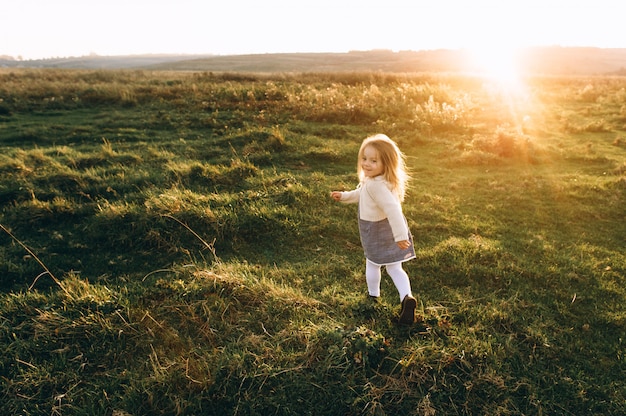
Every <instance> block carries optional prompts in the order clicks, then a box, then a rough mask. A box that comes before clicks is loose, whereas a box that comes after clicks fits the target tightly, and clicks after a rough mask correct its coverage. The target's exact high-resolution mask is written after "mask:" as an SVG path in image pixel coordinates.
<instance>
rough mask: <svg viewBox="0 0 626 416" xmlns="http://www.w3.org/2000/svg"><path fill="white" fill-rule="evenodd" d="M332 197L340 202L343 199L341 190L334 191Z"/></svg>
mask: <svg viewBox="0 0 626 416" xmlns="http://www.w3.org/2000/svg"><path fill="white" fill-rule="evenodd" d="M330 197H331V198H332V199H334V200H335V201H337V202H339V201H341V192H339V191H332V192H331V193H330Z"/></svg>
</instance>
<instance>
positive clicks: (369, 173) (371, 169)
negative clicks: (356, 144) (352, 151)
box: [361, 146, 385, 178]
mask: <svg viewBox="0 0 626 416" xmlns="http://www.w3.org/2000/svg"><path fill="white" fill-rule="evenodd" d="M378 156H379V155H378V151H377V150H376V149H374V148H373V147H372V146H366V147H365V149H363V155H362V157H361V169H362V170H363V174H364V175H365V177H367V178H374V177H376V176H379V175H382V174H383V171H384V168H385V167H384V166H383V162H382V161H381V160H380V158H379V157H378Z"/></svg>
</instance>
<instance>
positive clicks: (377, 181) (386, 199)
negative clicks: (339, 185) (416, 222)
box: [340, 176, 409, 242]
mask: <svg viewBox="0 0 626 416" xmlns="http://www.w3.org/2000/svg"><path fill="white" fill-rule="evenodd" d="M340 202H343V203H346V204H354V203H358V204H359V215H360V218H361V219H362V220H365V221H372V222H375V221H381V220H384V219H385V218H387V219H388V220H389V224H390V225H391V230H392V231H393V238H394V240H395V241H396V242H398V241H404V240H408V239H409V228H408V226H407V224H406V220H405V218H404V214H403V213H402V205H401V204H400V198H399V197H398V195H396V194H395V193H393V192H392V191H391V185H390V184H389V183H388V182H387V181H386V180H385V179H384V178H383V177H382V176H377V177H375V178H366V179H365V181H363V183H361V184H360V185H359V187H358V188H356V189H355V190H353V191H347V192H342V193H341V200H340Z"/></svg>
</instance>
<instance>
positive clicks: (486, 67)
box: [470, 47, 520, 87]
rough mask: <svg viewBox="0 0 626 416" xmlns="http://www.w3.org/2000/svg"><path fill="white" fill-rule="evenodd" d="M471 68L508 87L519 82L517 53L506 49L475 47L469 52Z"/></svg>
mask: <svg viewBox="0 0 626 416" xmlns="http://www.w3.org/2000/svg"><path fill="white" fill-rule="evenodd" d="M470 59H471V66H472V67H473V68H474V69H475V70H477V71H478V72H482V73H484V74H485V75H486V76H487V77H489V78H491V79H493V80H495V81H497V82H499V83H501V84H503V85H508V86H510V87H514V86H516V85H517V84H519V82H520V65H519V51H518V50H517V49H516V48H506V47H476V48H472V49H471V50H470Z"/></svg>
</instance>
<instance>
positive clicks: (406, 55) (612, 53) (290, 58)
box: [0, 47, 626, 75]
mask: <svg viewBox="0 0 626 416" xmlns="http://www.w3.org/2000/svg"><path fill="white" fill-rule="evenodd" d="M519 60H520V63H521V64H520V67H521V68H522V70H523V71H524V72H525V73H528V74H547V75H626V48H616V49H602V48H583V47H569V48H564V47H541V48H540V47H537V48H528V49H524V50H522V51H521V53H520V56H519ZM0 67H25V68H67V69H150V70H168V71H171V70H174V71H216V72H337V71H339V72H341V71H382V72H400V73H407V72H463V71H473V70H476V69H477V68H476V67H475V65H473V64H472V63H471V57H470V55H469V52H468V51H466V50H447V49H440V50H425V51H400V52H393V51H390V50H372V51H351V52H347V53H273V54H252V55H133V56H83V57H70V58H50V59H41V60H28V61H21V60H15V59H13V58H11V57H6V56H5V57H0Z"/></svg>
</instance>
